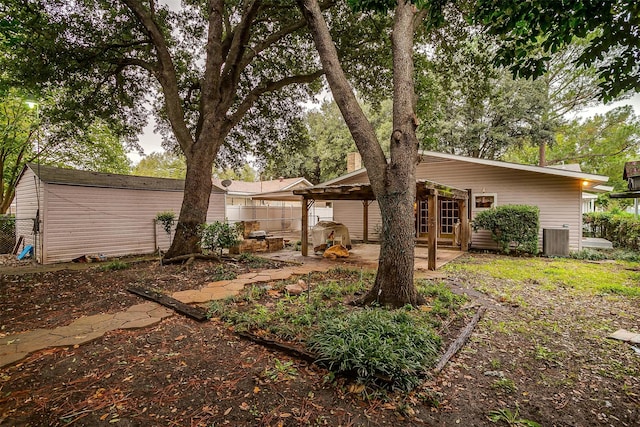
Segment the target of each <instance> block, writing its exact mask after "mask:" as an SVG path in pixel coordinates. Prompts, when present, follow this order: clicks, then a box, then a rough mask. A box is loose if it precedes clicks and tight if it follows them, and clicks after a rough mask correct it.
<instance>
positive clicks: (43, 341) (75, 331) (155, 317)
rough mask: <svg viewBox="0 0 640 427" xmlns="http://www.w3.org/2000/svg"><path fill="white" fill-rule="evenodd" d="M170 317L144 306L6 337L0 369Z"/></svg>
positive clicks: (217, 294)
mask: <svg viewBox="0 0 640 427" xmlns="http://www.w3.org/2000/svg"><path fill="white" fill-rule="evenodd" d="M334 267H335V266H334V265H331V264H326V265H318V264H315V265H300V266H292V267H286V268H281V269H275V270H263V271H259V272H254V273H245V274H241V275H239V276H238V277H237V278H235V279H233V280H222V281H219V282H212V283H209V284H207V285H206V286H204V287H202V288H201V289H195V290H188V291H180V292H175V293H174V294H173V295H172V297H173V298H175V299H177V300H178V301H181V302H183V303H185V304H195V303H205V302H209V301H213V300H219V299H224V298H227V297H232V296H236V295H238V294H239V293H240V291H241V290H242V289H243V288H244V287H245V286H246V285H248V284H252V283H265V282H272V281H276V280H286V279H289V278H290V277H291V276H294V275H304V274H308V273H311V272H314V271H327V270H330V269H331V268H334ZM172 315H174V312H173V311H172V310H170V309H168V308H165V307H163V306H161V305H160V304H156V303H154V302H145V303H142V304H137V305H134V306H132V307H129V308H128V309H127V310H125V311H121V312H118V313H114V314H96V315H94V316H84V317H80V318H79V319H77V320H75V321H73V322H72V323H71V324H69V325H67V326H61V327H58V328H55V329H35V330H32V331H27V332H21V333H17V334H12V335H8V336H6V337H2V338H0V367H3V366H6V365H10V364H12V363H14V362H17V361H18V360H21V359H23V358H25V357H27V356H28V355H29V353H32V352H34V351H37V350H42V349H45V348H49V347H64V346H73V345H80V344H84V343H87V342H89V341H92V340H94V339H96V338H100V337H101V336H103V335H104V334H105V333H107V332H109V331H113V330H115V329H135V328H144V327H146V326H151V325H154V324H156V323H158V322H160V321H161V320H162V319H165V318H167V317H170V316H172Z"/></svg>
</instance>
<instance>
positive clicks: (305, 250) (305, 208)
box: [302, 196, 309, 256]
mask: <svg viewBox="0 0 640 427" xmlns="http://www.w3.org/2000/svg"><path fill="white" fill-rule="evenodd" d="M308 255H309V199H307V196H304V197H303V199H302V256H308Z"/></svg>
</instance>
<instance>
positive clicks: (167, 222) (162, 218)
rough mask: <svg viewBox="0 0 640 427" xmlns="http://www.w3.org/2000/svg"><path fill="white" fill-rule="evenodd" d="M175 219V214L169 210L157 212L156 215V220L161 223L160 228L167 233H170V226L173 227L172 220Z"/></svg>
mask: <svg viewBox="0 0 640 427" xmlns="http://www.w3.org/2000/svg"><path fill="white" fill-rule="evenodd" d="M175 219H176V214H175V213H173V212H171V211H166V212H158V214H157V215H156V221H158V222H159V223H160V224H162V229H163V230H164V231H165V233H167V234H168V235H171V227H173V221H175Z"/></svg>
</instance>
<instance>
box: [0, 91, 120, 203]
mask: <svg viewBox="0 0 640 427" xmlns="http://www.w3.org/2000/svg"><path fill="white" fill-rule="evenodd" d="M27 100H28V96H27V95H25V94H24V93H22V92H21V91H19V90H17V89H8V91H7V92H5V96H4V97H2V98H0V173H1V176H0V179H1V185H0V191H1V192H0V213H4V212H6V211H7V209H8V208H9V205H10V204H11V202H12V200H13V197H14V195H15V186H16V184H17V180H18V178H19V176H20V172H22V169H23V167H24V165H25V164H26V163H29V162H36V161H37V162H40V163H42V164H47V165H54V166H59V167H67V168H75V169H85V170H92V171H97V172H111V173H122V174H126V173H129V171H130V164H129V160H128V159H127V156H126V153H125V150H124V147H123V145H122V144H121V142H120V139H119V138H118V137H116V136H115V135H113V134H112V133H111V132H110V130H109V129H108V128H107V127H106V126H105V125H104V124H103V123H101V122H99V121H96V122H94V123H93V124H91V125H90V126H89V128H88V129H86V131H85V132H82V133H80V134H75V135H68V137H67V138H66V139H63V138H62V137H61V135H57V136H52V133H54V132H55V131H56V125H54V124H53V123H51V122H50V121H49V119H48V117H47V112H48V111H49V108H50V104H51V103H52V102H54V101H53V100H52V99H51V98H43V99H40V100H39V101H38V103H37V104H33V103H32V105H31V106H29V105H28V104H27Z"/></svg>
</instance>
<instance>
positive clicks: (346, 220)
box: [333, 200, 382, 241]
mask: <svg viewBox="0 0 640 427" xmlns="http://www.w3.org/2000/svg"><path fill="white" fill-rule="evenodd" d="M333 220H334V221H336V222H340V223H342V224H344V225H346V226H347V228H348V229H349V237H350V238H351V239H352V240H362V239H363V226H362V225H363V221H364V214H363V205H362V202H361V201H359V200H337V201H335V202H334V203H333ZM381 224H382V218H381V215H380V208H378V203H377V202H375V201H374V202H372V203H371V204H370V205H369V227H368V228H369V240H372V241H376V240H378V238H379V236H378V233H377V231H378V230H379V228H380V227H381Z"/></svg>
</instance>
